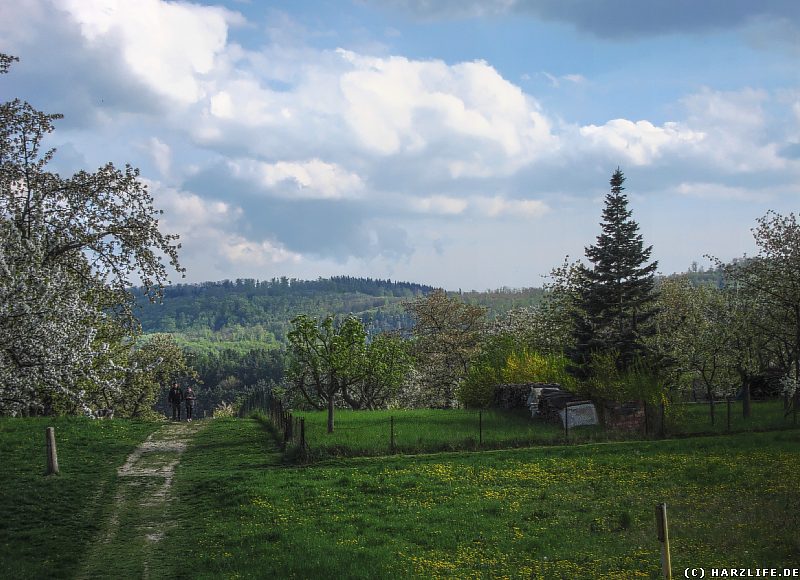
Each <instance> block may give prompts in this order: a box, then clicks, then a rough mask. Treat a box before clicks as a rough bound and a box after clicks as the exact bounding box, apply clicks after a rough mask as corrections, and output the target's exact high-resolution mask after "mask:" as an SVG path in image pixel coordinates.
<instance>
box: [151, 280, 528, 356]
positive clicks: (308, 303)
mask: <svg viewBox="0 0 800 580" xmlns="http://www.w3.org/2000/svg"><path fill="white" fill-rule="evenodd" d="M432 290H434V288H433V287H432V286H426V285H424V284H415V283H411V282H394V281H391V280H373V279H371V278H354V277H349V276H338V277H333V278H320V279H317V280H296V279H289V278H273V279H272V280H268V281H259V280H253V279H245V280H242V279H239V280H233V281H232V280H223V281H221V282H202V283H199V284H178V285H174V286H169V287H167V288H166V289H165V292H164V300H163V302H162V303H161V304H150V303H147V302H146V301H145V300H143V299H141V298H139V296H141V292H137V291H135V293H136V294H137V299H139V306H140V308H139V309H138V316H139V319H140V320H141V322H142V329H143V330H144V332H145V333H146V334H149V333H155V332H169V333H173V334H175V335H176V337H177V338H178V340H179V341H180V342H183V343H184V344H187V345H188V346H194V347H196V348H200V349H209V348H230V347H233V348H237V349H246V348H250V347H253V346H256V345H259V346H265V345H267V346H278V344H279V343H283V342H285V340H286V333H287V332H288V330H289V328H290V326H291V325H290V321H291V319H292V318H294V317H295V316H297V315H299V314H309V315H311V316H319V317H324V316H328V315H334V316H346V315H348V314H353V315H355V316H357V317H359V318H361V320H362V321H363V322H364V323H365V325H366V326H367V328H368V330H369V331H370V332H372V333H375V332H380V331H384V330H397V329H400V328H409V327H410V325H411V320H410V318H409V317H408V314H407V313H406V312H405V310H404V308H403V302H405V301H407V300H410V299H413V298H415V297H417V296H421V295H424V294H427V293H429V292H431V291H432ZM541 294H542V291H541V289H538V288H529V289H522V290H510V289H501V290H496V291H489V292H465V293H462V294H461V296H462V298H463V300H464V301H466V302H469V303H472V304H480V305H483V306H486V307H488V308H489V310H490V315H496V314H499V313H502V312H506V311H507V310H509V309H511V308H516V307H520V306H529V305H531V304H534V303H536V302H538V300H539V299H540V297H541Z"/></svg>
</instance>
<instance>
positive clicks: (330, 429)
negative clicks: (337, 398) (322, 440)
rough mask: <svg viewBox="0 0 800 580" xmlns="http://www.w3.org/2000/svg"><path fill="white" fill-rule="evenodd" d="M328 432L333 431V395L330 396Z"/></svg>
mask: <svg viewBox="0 0 800 580" xmlns="http://www.w3.org/2000/svg"><path fill="white" fill-rule="evenodd" d="M328 433H333V395H330V396H329V397H328Z"/></svg>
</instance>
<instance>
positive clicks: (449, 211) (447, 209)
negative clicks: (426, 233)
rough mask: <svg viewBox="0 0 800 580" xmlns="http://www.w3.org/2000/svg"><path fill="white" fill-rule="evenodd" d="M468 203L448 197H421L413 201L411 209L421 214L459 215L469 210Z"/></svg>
mask: <svg viewBox="0 0 800 580" xmlns="http://www.w3.org/2000/svg"><path fill="white" fill-rule="evenodd" d="M467 205H468V203H467V201H466V200H464V199H459V198H457V197H448V196H446V195H433V196H431V197H419V198H413V199H412V200H411V208H412V209H413V210H414V211H416V212H419V213H430V214H440V215H458V214H461V213H464V210H465V209H467Z"/></svg>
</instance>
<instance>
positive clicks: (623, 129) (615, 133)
mask: <svg viewBox="0 0 800 580" xmlns="http://www.w3.org/2000/svg"><path fill="white" fill-rule="evenodd" d="M580 135H581V137H583V138H584V139H586V141H587V142H588V143H589V144H590V146H592V147H595V148H597V149H599V150H603V151H608V152H612V153H613V154H616V155H617V156H618V157H621V158H622V159H623V160H624V161H627V162H628V163H631V164H633V165H649V164H651V163H653V162H654V161H655V160H657V159H658V158H660V157H661V156H663V155H664V154H665V153H667V152H669V151H673V152H674V151H676V150H678V151H679V150H681V149H682V148H685V147H686V146H691V145H696V144H699V143H701V142H702V141H703V140H704V139H705V138H706V135H705V134H704V133H703V132H700V131H692V130H690V129H687V128H685V127H681V126H680V125H679V124H677V123H674V122H668V123H664V125H662V126H661V127H657V126H655V125H653V124H652V123H651V122H649V121H637V122H635V123H634V122H632V121H628V120H627V119H612V120H611V121H608V122H607V123H606V124H604V125H602V126H596V125H587V126H585V127H581V128H580Z"/></svg>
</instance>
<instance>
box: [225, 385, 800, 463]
mask: <svg viewBox="0 0 800 580" xmlns="http://www.w3.org/2000/svg"><path fill="white" fill-rule="evenodd" d="M763 403H764V402H762V401H754V402H753V405H752V413H753V414H752V417H751V418H750V419H747V420H745V419H743V418H742V417H741V413H734V407H741V401H733V400H727V401H726V400H722V401H715V402H714V404H715V406H716V405H720V404H722V405H725V406H726V408H725V411H726V412H725V415H724V416H721V417H718V419H717V420H716V421H715V422H711V418H710V412H703V409H702V407H703V406H704V405H708V404H709V403H693V402H687V403H672V404H670V405H665V404H663V403H662V404H658V405H647V407H646V409H645V417H646V420H643V421H642V423H641V424H640V426H639V427H638V428H637V429H635V430H632V431H631V432H630V433H629V434H628V435H625V434H624V432H621V433H622V434H621V435H614V434H613V432H614V431H613V430H609V429H605V428H603V427H602V426H598V427H596V428H594V429H589V430H586V429H585V428H583V427H579V428H577V429H579V431H576V432H574V433H573V430H574V429H576V427H575V426H574V425H571V424H570V425H569V426H565V427H564V431H562V432H561V435H560V436H559V435H558V433H559V430H560V429H561V427H560V426H559V427H558V428H556V427H555V425H554V424H553V425H549V424H547V423H540V422H535V420H533V419H531V420H530V426H529V427H526V426H525V424H524V423H525V421H524V420H521V417H519V415H518V416H517V417H516V419H515V420H514V421H513V422H512V421H506V420H504V418H503V417H502V415H503V414H504V413H503V411H502V410H490V411H488V412H487V411H484V410H474V411H465V410H458V411H456V413H458V414H460V415H461V416H462V417H463V419H462V420H461V421H457V422H453V423H452V424H451V425H447V426H445V427H444V428H442V429H440V430H439V428H437V427H435V426H434V427H433V428H432V429H431V430H430V431H428V432H427V433H425V429H422V430H417V429H414V428H413V427H419V426H423V425H425V422H426V419H425V418H424V417H419V418H411V417H404V416H402V415H399V416H395V415H394V414H390V415H389V416H388V417H387V416H386V415H384V416H383V417H381V418H376V419H374V420H373V419H372V418H370V420H368V423H367V424H352V423H347V422H343V423H340V424H338V425H337V428H336V431H335V432H334V435H336V434H339V435H341V434H342V433H345V434H346V433H353V435H352V436H350V437H348V436H344V437H334V436H332V437H331V439H330V440H329V441H326V440H324V439H323V438H321V437H320V434H321V433H322V432H323V431H322V430H324V429H325V427H324V425H323V424H322V423H319V424H317V421H314V422H313V423H311V424H308V423H307V422H306V420H305V417H303V416H296V415H295V413H294V411H293V410H291V409H287V408H285V406H284V403H283V402H282V401H281V400H280V399H278V398H276V397H273V396H272V393H271V392H270V391H269V390H261V391H256V392H253V393H252V394H251V395H250V397H248V399H247V400H246V401H244V402H243V404H242V406H241V410H240V416H241V417H244V416H247V415H249V414H250V413H252V412H253V411H261V412H263V413H264V414H265V416H266V418H267V420H268V421H269V422H270V424H271V425H272V426H273V427H274V429H275V431H276V438H277V439H278V440H279V442H280V443H281V444H282V446H283V447H284V449H286V448H290V447H291V448H297V449H300V450H301V452H302V453H303V454H307V453H308V452H309V451H311V448H316V447H318V446H319V447H320V451H323V453H325V451H324V450H325V449H326V448H327V449H328V450H329V451H328V452H332V453H334V454H339V453H344V454H346V455H347V454H350V453H356V454H364V453H366V454H375V453H378V454H383V453H389V454H394V453H397V452H398V451H400V452H402V451H404V450H405V451H406V452H408V451H413V452H419V451H435V450H444V449H450V450H455V449H482V448H486V447H487V446H488V447H489V448H497V447H498V445H499V446H503V445H509V446H518V445H521V444H532V445H533V444H553V443H558V442H566V443H567V444H574V443H582V442H586V441H592V440H597V438H598V437H599V438H600V439H601V440H605V439H606V437H608V436H611V437H612V438H617V437H619V436H622V437H626V438H631V439H636V438H640V437H642V436H644V437H655V438H659V437H660V438H664V437H668V436H687V435H693V434H697V435H700V434H709V433H726V432H727V433H736V432H744V431H753V430H773V429H783V428H791V426H792V423H793V422H792V417H791V416H790V415H789V414H784V413H783V412H779V410H778V409H777V406H776V405H775V404H773V405H771V406H767V405H764V406H763V407H762V404H763ZM670 407H672V409H671V411H669V409H670ZM772 407H775V408H772ZM737 410H738V409H737ZM668 411H669V412H668ZM570 414H571V413H570ZM498 415H499V417H498ZM723 417H724V418H723ZM487 418H488V419H489V420H488V421H487ZM570 419H571V417H570ZM643 419H644V418H643ZM412 421H413V422H414V423H415V424H414V425H413V426H412V423H411V422H412ZM570 423H571V422H570ZM426 426H428V425H426ZM410 427H412V428H410ZM309 428H312V429H313V430H314V433H316V434H317V437H316V438H314V437H313V435H312V437H311V440H310V441H309V438H308V431H307V430H308V429H309ZM317 429H319V431H317ZM473 429H474V431H472V430H473ZM354 432H363V433H364V436H362V435H358V434H355V433H354ZM369 432H371V433H369ZM470 432H472V433H473V435H470V434H469V433H470ZM423 433H424V434H426V435H428V437H426V438H425V439H423V438H422V437H419V436H418V435H420V434H423ZM384 434H385V435H384ZM487 435H488V436H489V437H488V439H487ZM384 437H385V439H384ZM380 440H383V441H385V443H384V444H383V445H385V447H383V445H381V444H377V445H376V443H377V442H378V441H380ZM381 448H382V449H381Z"/></svg>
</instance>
